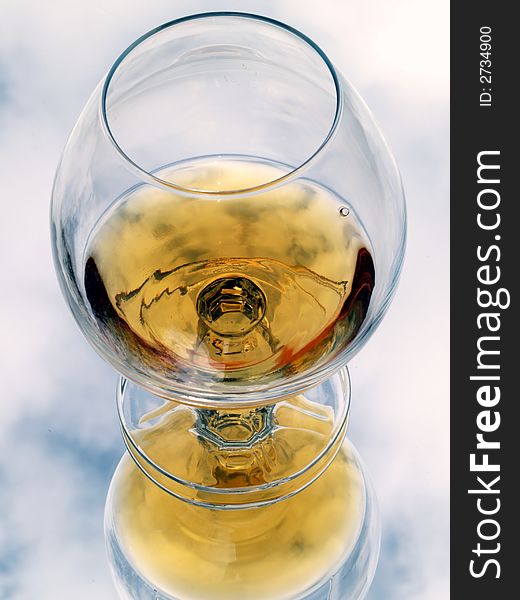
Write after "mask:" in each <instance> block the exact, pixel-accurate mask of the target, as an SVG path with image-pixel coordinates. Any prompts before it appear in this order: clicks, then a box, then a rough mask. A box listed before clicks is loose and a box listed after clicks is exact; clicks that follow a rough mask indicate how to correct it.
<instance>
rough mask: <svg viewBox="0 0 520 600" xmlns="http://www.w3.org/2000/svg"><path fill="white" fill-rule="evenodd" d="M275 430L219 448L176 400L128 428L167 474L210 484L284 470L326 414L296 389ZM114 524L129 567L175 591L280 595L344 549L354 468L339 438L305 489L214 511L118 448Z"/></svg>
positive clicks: (353, 520)
mask: <svg viewBox="0 0 520 600" xmlns="http://www.w3.org/2000/svg"><path fill="white" fill-rule="evenodd" d="M274 420H275V425H276V428H275V434H274V435H273V436H271V437H270V438H267V439H265V440H264V441H263V442H259V443H258V444H257V445H255V446H254V447H253V448H252V449H251V450H250V451H247V450H245V451H243V452H239V451H237V450H235V451H229V452H228V451H222V450H220V451H219V450H218V449H217V448H216V447H212V446H211V444H208V442H206V441H202V440H201V439H200V438H197V436H196V435H195V434H194V433H193V431H192V430H191V431H190V429H191V426H192V425H193V423H194V413H193V411H192V410H191V409H189V408H187V407H183V406H178V407H176V408H174V409H172V411H170V412H168V413H167V414H166V415H165V416H164V417H162V418H161V420H160V421H159V423H158V424H156V425H154V426H153V427H150V428H148V429H145V430H142V431H140V432H138V433H137V432H136V433H135V439H136V441H137V442H138V443H139V445H140V447H141V448H143V449H144V451H145V452H146V454H147V455H148V456H150V457H153V459H154V460H155V461H156V462H157V463H159V464H160V465H161V466H162V467H163V468H165V469H166V470H168V471H169V472H171V473H175V474H176V475H179V476H181V477H183V478H186V479H188V480H190V481H203V482H204V483H206V484H208V485H213V486H215V487H228V488H232V487H236V486H249V485H257V484H261V483H265V482H268V481H273V480H276V479H279V478H281V477H284V475H291V474H293V473H295V472H296V471H298V470H299V469H301V468H304V467H305V465H307V464H309V462H310V460H311V459H312V457H314V456H316V455H317V454H318V453H319V452H320V451H321V450H322V449H323V448H324V447H325V445H326V443H327V441H328V440H330V432H331V428H332V422H331V414H330V412H328V409H326V407H323V406H319V405H315V404H314V403H312V402H309V401H308V400H305V399H303V398H302V397H298V398H294V399H292V400H291V401H289V402H285V403H282V404H281V405H277V406H276V407H275V414H274ZM112 493H113V494H114V497H113V505H114V514H115V519H116V530H117V535H118V539H119V542H120V544H121V548H122V550H123V552H124V554H125V556H126V558H127V559H128V560H129V561H130V563H131V564H132V565H133V567H134V568H135V569H136V570H137V571H138V572H139V573H140V574H141V575H142V576H143V577H144V578H145V579H147V580H148V581H149V582H151V583H152V585H153V586H155V587H157V588H159V589H160V590H161V591H163V592H166V593H167V594H171V595H172V596H174V597H176V598H179V599H180V600H267V599H268V600H283V599H285V598H293V597H295V596H296V595H297V594H298V593H300V592H302V591H303V590H306V589H308V588H310V587H311V586H313V585H314V584H315V583H317V582H319V581H321V580H322V579H323V578H325V577H327V576H329V575H331V574H332V573H333V572H334V570H335V569H336V568H337V567H339V565H340V562H341V561H342V560H343V559H344V558H345V556H346V555H347V553H348V552H349V550H350V549H351V548H352V546H353V544H354V543H355V540H356V538H357V535H358V533H359V526H360V523H361V520H362V518H363V514H364V513H363V511H364V487H363V483H362V480H361V475H360V473H359V471H358V469H357V466H356V464H355V462H354V460H353V459H352V458H351V456H350V454H349V447H348V445H345V446H343V448H342V449H341V450H340V452H339V453H338V455H337V456H336V458H335V459H334V461H333V462H332V464H331V465H330V466H329V468H328V469H327V470H326V471H325V472H324V473H323V474H322V475H321V476H320V477H319V478H318V479H317V480H316V481H315V482H314V483H312V484H311V485H310V486H309V487H308V488H306V489H305V490H303V491H301V492H299V493H297V494H296V495H295V496H293V497H291V498H288V499H286V500H282V501H281V502H278V503H275V504H270V505H267V506H262V507H259V508H253V509H245V510H244V509H242V510H215V509H208V508H203V507H198V506H193V505H190V504H187V503H186V502H183V501H181V500H178V499H176V498H174V497H172V496H170V495H169V494H167V493H166V492H164V491H163V490H161V489H160V488H158V487H157V486H156V485H154V484H153V483H152V482H150V481H149V480H148V479H147V478H146V477H145V476H144V475H143V474H142V473H141V471H139V470H138V469H137V467H136V466H135V465H134V464H133V462H132V461H131V459H130V458H128V457H126V458H125V459H124V460H123V462H122V464H121V466H120V468H119V470H118V471H117V473H116V476H115V478H114V481H113V488H112Z"/></svg>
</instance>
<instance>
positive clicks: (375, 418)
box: [0, 0, 449, 600]
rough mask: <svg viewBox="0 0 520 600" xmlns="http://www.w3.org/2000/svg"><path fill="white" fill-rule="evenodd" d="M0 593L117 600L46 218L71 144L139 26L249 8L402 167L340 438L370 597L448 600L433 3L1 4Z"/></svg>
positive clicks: (80, 360)
mask: <svg viewBox="0 0 520 600" xmlns="http://www.w3.org/2000/svg"><path fill="white" fill-rule="evenodd" d="M1 6H2V22H1V24H0V29H1V32H0V33H1V35H0V153H1V157H0V183H1V190H2V201H3V202H2V219H1V221H0V227H1V228H2V231H1V235H0V261H1V270H2V274H3V277H2V293H1V294H0V303H1V311H0V334H1V339H2V341H3V344H2V356H1V361H0V364H1V367H0V368H1V370H2V373H1V377H2V410H1V411H0V432H1V435H0V597H1V598H2V599H5V600H34V598H38V600H51V599H52V600H56V599H59V600H61V599H62V598H63V599H65V598H74V599H75V600H83V599H85V600H87V599H88V600H91V599H92V598H96V599H97V600H114V599H115V598H116V593H115V590H114V588H113V586H112V582H111V580H110V574H109V571H108V567H107V564H106V560H105V553H104V541H103V529H102V515H103V505H104V500H105V494H106V491H107V488H108V484H109V481H110V478H111V474H112V472H113V469H114V467H115V465H116V464H117V461H118V459H119V457H120V456H121V454H122V452H123V447H122V443H121V441H120V438H119V430H118V425H117V418H116V413H115V402H114V393H115V383H116V375H115V373H113V371H112V370H111V369H110V368H109V367H108V366H106V365H105V364H104V363H103V362H102V361H101V359H99V358H98V357H97V356H96V355H95V353H94V352H93V351H92V350H91V349H90V347H89V346H88V345H87V343H86V342H85V341H84V340H83V338H82V336H81V334H80V332H79V331H78V330H77V328H76V326H75V324H74V323H73V320H72V317H71V316H70V315H69V313H68V309H67V308H66V306H65V303H64V301H63V300H62V298H61V295H60V292H59V289H58V285H57V281H56V278H55V275H54V271H53V267H52V262H51V254H50V243H49V230H48V207H49V196H50V190H51V187H52V179H53V176H54V171H55V168H56V165H57V162H58V159H59V155H60V152H61V149H62V147H63V145H64V143H65V140H66V137H67V135H68V132H69V131H70V129H71V127H72V126H73V124H74V122H75V120H76V118H77V117H78V115H79V113H80V111H81V109H82V106H83V105H84V103H85V102H86V100H87V98H88V96H89V94H90V93H91V91H92V90H93V88H94V86H95V84H96V83H97V81H99V80H100V79H101V77H102V76H103V75H104V73H105V72H106V71H107V70H108V68H109V67H110V65H111V63H112V61H113V59H114V58H115V57H116V56H117V55H118V54H119V53H120V52H121V51H122V50H123V49H124V48H125V47H126V46H127V45H128V44H129V43H130V42H131V41H133V39H135V38H136V37H138V36H139V35H140V34H142V33H143V32H145V31H147V30H148V29H150V28H151V27H153V26H155V25H157V24H159V23H161V22H163V21H166V20H170V19H172V18H176V17H178V16H181V15H185V14H188V13H190V12H199V11H204V10H216V9H231V10H232V9H239V10H249V11H251V12H259V13H262V14H266V15H269V16H272V17H274V18H278V19H281V20H283V21H286V22H289V23H291V24H292V25H294V26H295V27H297V28H298V29H300V30H302V31H304V32H306V33H307V34H308V35H310V36H311V37H312V38H314V39H315V41H317V42H318V43H319V44H320V45H321V46H322V47H323V48H324V50H325V51H326V52H327V54H328V55H329V56H330V57H331V59H332V60H333V62H334V63H335V65H336V66H337V67H338V68H339V69H340V70H341V71H342V72H343V73H344V74H345V75H346V76H347V77H348V79H350V81H351V82H352V83H353V84H354V86H355V87H356V88H357V89H358V91H359V92H360V93H361V95H362V96H363V97H364V99H365V101H366V102H367V104H368V105H369V106H370V108H371V109H372V112H373V113H374V115H375V117H376V120H377V121H378V123H379V124H380V126H381V129H382V130H383V132H384V134H385V135H386V137H387V140H388V142H389V144H390V146H391V148H392V150H393V151H394V154H395V156H396V158H397V161H398V164H399V166H400V169H401V172H402V176H403V180H404V185H405V190H406V193H407V199H408V211H409V244H408V252H407V259H406V263H405V269H404V273H403V277H402V281H401V285H400V288H399V290H398V293H397V296H396V298H395V300H394V304H393V306H392V307H391V310H390V311H389V313H388V315H387V317H386V319H385V320H384V322H383V324H382V325H381V327H380V329H379V330H378V332H377V333H376V334H375V335H374V336H373V338H372V340H371V341H370V343H369V344H368V345H367V346H366V347H365V348H364V349H363V351H362V352H361V353H360V354H359V355H358V356H357V357H356V358H355V360H354V361H353V363H352V364H351V375H352V381H353V394H354V395H353V406H352V417H351V425H350V436H351V438H352V439H353V440H354V442H355V444H356V445H357V447H358V449H359V450H360V453H361V455H362V457H363V458H364V461H365V463H366V465H367V467H368V470H369V471H370V473H371V474H372V479H373V481H374V484H375V487H376V490H377V493H378V496H379V501H380V506H381V513H382V519H383V548H382V555H381V560H380V564H379V568H378V572H377V574H376V578H375V581H374V585H373V587H372V590H371V591H370V594H369V600H439V599H441V598H448V597H449V592H448V563H449V539H448V534H449V530H448V525H449V521H448V493H449V488H448V485H449V464H448V456H449V455H448V439H449V436H448V434H449V431H448V365H449V342H448V329H449V312H448V310H449V305H448V282H449V266H448V260H449V248H448V228H449V200H448V182H449V173H448V161H449V154H448V153H449V147H448V142H449V131H448V127H449V122H448V118H449V112H448V111H449V103H448V102H449V100H448V86H449V55H448V47H449V40H448V33H449V21H448V2H447V0H441V1H440V2H433V0H395V1H392V2H385V1H383V0H365V2H363V3H360V2H354V1H353V0H320V2H316V3H312V4H311V3H305V4H304V3H302V2H301V0H286V1H285V2H275V1H274V0H273V1H267V0H266V1H260V0H259V1H247V0H243V1H241V2H240V1H228V2H214V1H210V0H206V1H198V0H190V1H175V0H173V1H172V0H170V1H168V2H166V1H163V0H156V1H154V2H153V3H150V2H141V1H139V2H137V1H123V0H109V1H107V0H104V1H103V0H89V1H88V2H87V1H86V0H82V1H78V2H74V3H71V2H66V1H65V0H48V1H47V2H36V0H32V1H30V0H21V1H20V0H18V1H15V0H2V3H1Z"/></svg>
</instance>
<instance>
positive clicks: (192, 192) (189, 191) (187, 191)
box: [100, 11, 343, 197]
mask: <svg viewBox="0 0 520 600" xmlns="http://www.w3.org/2000/svg"><path fill="white" fill-rule="evenodd" d="M215 17H227V18H229V17H232V18H233V17H237V18H243V19H250V20H252V21H259V22H262V23H264V24H268V25H272V26H275V27H278V28H279V29H282V30H284V31H285V32H287V33H289V34H291V35H293V36H295V37H296V38H298V39H299V40H300V41H303V42H304V43H305V44H306V45H307V46H308V47H309V48H311V49H312V50H313V51H314V52H315V53H316V54H317V55H318V57H319V58H320V59H321V61H322V62H323V63H324V65H325V66H326V68H327V69H328V72H329V74H330V76H331V78H332V82H333V86H334V93H335V104H336V106H335V110H334V117H333V120H332V124H331V126H330V129H329V131H328V133H327V135H326V136H325V138H324V139H323V140H322V142H321V143H320V145H319V146H318V148H317V149H316V150H314V152H312V153H311V154H310V156H308V157H307V158H306V159H305V160H303V161H302V162H301V163H300V164H299V165H298V166H296V167H292V168H291V170H290V171H289V172H288V173H286V174H284V175H282V176H280V177H277V178H276V179H273V180H271V181H266V182H264V183H261V184H258V185H255V186H251V187H247V188H242V189H235V190H201V189H196V188H195V189H193V188H188V187H183V186H181V185H178V184H176V183H173V182H171V181H167V180H164V179H161V178H160V177H158V176H157V175H156V174H155V173H154V172H153V171H148V170H146V169H144V168H143V167H142V166H140V165H139V164H138V163H137V162H136V161H134V160H133V159H132V158H130V156H128V154H127V153H126V152H125V150H124V149H123V148H122V147H121V145H120V144H119V142H118V141H117V139H116V136H115V135H114V133H113V131H112V128H111V127H110V123H109V118H108V114H107V102H108V92H109V88H110V84H111V82H112V79H113V77H114V75H115V73H116V71H117V70H118V69H119V67H120V66H121V65H122V63H123V62H124V60H125V59H126V58H127V57H128V56H129V55H130V54H131V53H132V52H133V51H134V50H135V49H136V48H137V47H139V46H140V45H141V44H143V43H144V42H145V41H147V40H149V39H151V38H152V37H153V36H155V35H157V34H159V33H161V32H162V31H165V30H166V29H169V28H171V27H175V26H177V25H180V24H182V23H187V22H190V21H196V20H202V19H207V18H215ZM342 97H343V92H342V89H341V85H340V82H339V77H338V74H337V72H336V69H335V68H334V66H333V64H332V63H331V61H330V59H329V58H328V56H327V55H326V54H325V52H324V51H323V50H322V49H321V48H320V46H318V44H316V42H314V41H313V40H312V39H311V38H310V37H308V36H307V35H305V34H304V33H302V32H301V31H299V30H298V29H295V28H294V27H292V26H290V25H287V24H286V23H283V22H281V21H278V20H276V19H272V18H270V17H266V16H263V15H257V14H253V13H248V12H238V11H210V12H203V13H196V14H192V15H187V16H184V17H180V18H178V19H173V20H171V21H167V22H166V23H163V24H162V25H159V26H157V27H154V28H153V29H151V30H149V31H148V32H147V33H145V34H143V35H142V36H140V37H139V38H137V39H136V40H135V41H134V42H133V43H132V44H130V45H129V46H128V47H127V48H126V50H124V51H123V52H122V53H121V54H120V55H119V56H118V58H117V59H116V60H115V62H114V63H113V65H112V66H111V68H110V70H109V71H108V73H107V75H106V77H105V79H104V82H103V87H102V91H101V98H100V115H101V123H102V128H103V131H104V133H105V134H106V136H107V137H108V139H109V141H110V143H111V144H112V146H113V147H114V148H115V150H116V152H117V154H118V155H119V156H120V157H121V158H122V159H123V160H124V162H125V163H126V165H127V166H128V167H129V168H130V169H131V170H132V171H134V172H135V173H136V174H137V175H138V177H139V178H140V179H142V180H145V181H147V182H148V183H152V184H153V185H155V186H158V187H162V188H166V189H167V190H169V191H172V190H174V191H176V192H179V193H181V194H183V195H189V196H202V197H208V196H210V197H211V196H213V197H215V196H218V197H221V196H222V197H230V196H239V195H240V196H248V195H253V194H255V193H258V192H263V191H266V190H268V189H273V188H276V187H279V186H280V185H282V184H285V183H287V182H288V181H290V180H292V179H294V178H296V177H297V176H299V175H300V174H301V173H303V172H304V171H305V170H306V169H307V168H308V167H309V166H310V165H311V164H312V163H314V162H315V160H316V159H317V158H318V156H320V155H321V154H322V152H323V150H324V149H325V148H326V146H328V144H329V142H330V140H331V139H332V138H333V136H334V133H335V132H336V130H337V127H338V123H339V121H340V117H341V113H342V105H343V103H342Z"/></svg>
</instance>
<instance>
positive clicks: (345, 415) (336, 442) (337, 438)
mask: <svg viewBox="0 0 520 600" xmlns="http://www.w3.org/2000/svg"><path fill="white" fill-rule="evenodd" d="M332 377H335V378H337V380H338V382H339V387H340V390H341V396H342V402H341V405H340V410H339V411H338V415H337V417H336V418H335V423H334V427H333V430H332V432H331V434H330V437H329V439H328V440H327V443H326V444H325V446H324V447H323V448H322V449H321V450H320V451H319V452H318V454H316V456H314V457H313V458H312V459H311V460H310V461H309V463H308V464H306V465H305V466H304V467H302V468H300V469H298V470H297V471H295V472H294V473H291V474H290V475H287V476H285V477H281V478H280V479H277V480H275V481H271V482H268V483H263V484H258V485H254V486H248V487H231V488H227V487H226V488H217V487H212V486H208V485H203V484H199V483H195V482H192V481H188V480H186V479H183V478H182V477H179V476H177V475H175V474H174V473H171V472H169V471H167V470H165V469H164V468H163V467H161V466H160V465H159V464H158V463H156V462H155V460H154V459H152V458H151V457H150V456H149V455H148V454H147V452H146V451H145V450H144V449H143V448H142V447H141V446H140V444H139V443H138V442H137V441H136V440H135V439H134V437H133V435H132V431H131V430H130V428H129V426H128V423H127V421H126V417H125V411H124V407H123V404H124V401H125V397H126V390H127V387H128V385H136V384H134V383H133V382H132V381H131V380H128V379H126V378H125V377H123V376H120V378H119V383H118V385H117V389H116V406H117V415H118V418H119V423H120V427H121V433H122V437H123V442H124V444H125V446H126V449H127V451H128V453H129V455H130V457H131V458H132V459H133V461H134V462H135V463H136V465H137V467H139V468H140V469H141V471H142V472H143V473H144V475H145V476H146V477H148V479H150V480H151V481H152V482H153V483H155V484H156V485H158V486H159V487H160V488H161V489H163V490H164V491H166V492H167V493H169V494H171V495H173V496H175V497H177V498H179V499H181V500H183V501H186V502H188V503H191V504H200V505H204V506H208V507H212V508H218V507H219V506H222V505H219V504H212V503H205V502H203V501H194V500H190V499H188V498H186V497H183V496H181V495H179V494H177V493H176V492H174V491H173V490H172V489H169V488H167V487H166V486H164V485H163V484H161V483H160V482H159V481H157V480H156V479H155V478H154V477H153V476H152V475H151V474H150V473H148V472H147V471H146V470H145V469H143V466H142V465H141V464H139V461H138V460H137V459H136V456H135V455H134V452H136V453H137V455H138V456H139V457H140V458H141V459H143V460H144V462H145V463H146V464H147V465H148V466H149V467H150V468H151V469H152V470H153V471H154V472H155V473H158V474H160V475H162V476H164V477H166V479H168V480H170V481H172V482H173V483H176V484H179V485H181V486H183V487H186V488H191V489H193V490H196V491H198V492H207V493H211V494H215V495H216V496H220V497H222V498H225V497H226V496H228V497H231V496H241V497H244V498H245V497H247V496H250V495H254V494H256V493H258V492H262V491H268V490H269V491H274V490H277V489H280V488H282V487H283V486H286V485H287V484H290V483H291V482H295V481H297V480H302V479H303V478H304V476H305V475H306V474H307V473H310V472H311V471H312V469H313V468H314V467H318V468H319V467H320V466H321V468H319V470H318V472H317V473H316V474H314V475H313V477H312V478H311V479H310V480H308V481H307V480H306V481H303V482H302V485H301V487H298V488H297V489H295V490H293V491H291V492H290V493H285V494H284V493H283V492H282V493H281V495H280V496H279V497H276V496H274V497H272V498H269V499H267V500H262V501H260V502H258V501H256V502H255V501H253V502H252V503H251V504H249V503H248V502H247V500H244V501H243V502H240V503H239V504H235V505H234V506H235V507H236V508H247V507H252V506H260V505H262V504H268V503H271V502H278V501H281V500H283V499H285V498H287V497H290V496H292V495H294V494H296V493H298V492H300V491H302V490H303V489H305V488H306V487H307V486H308V485H310V484H311V483H312V482H313V481H315V480H316V479H317V477H319V476H320V475H321V474H322V473H323V472H324V471H325V470H326V469H327V467H328V466H329V465H330V463H331V462H332V460H333V459H334V458H335V456H336V454H337V453H338V452H339V449H340V446H341V444H342V443H343V440H344V439H345V436H346V431H347V426H348V422H349V417H350V406H351V401H352V384H351V379H350V372H349V370H348V368H347V367H346V366H345V367H344V368H342V369H340V370H339V371H338V372H337V373H335V374H334V375H333V376H332ZM319 385H322V384H319ZM145 391H147V390H145ZM280 401H283V399H282V400H280ZM181 404H182V403H181ZM184 406H185V407H188V408H192V409H195V407H193V406H190V405H187V404H185V405H184ZM328 455H329V456H328ZM323 461H325V463H324V464H321V463H323ZM225 506H227V507H232V506H233V504H231V505H225Z"/></svg>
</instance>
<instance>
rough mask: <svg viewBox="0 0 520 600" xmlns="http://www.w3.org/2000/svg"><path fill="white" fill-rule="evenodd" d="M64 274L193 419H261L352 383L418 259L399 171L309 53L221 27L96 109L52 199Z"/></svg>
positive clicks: (100, 337)
mask: <svg viewBox="0 0 520 600" xmlns="http://www.w3.org/2000/svg"><path fill="white" fill-rule="evenodd" d="M51 217H52V240H53V248H54V257H55V263H56V269H57V272H58V275H59V279H60V282H61V286H62V289H63V292H64V294H65V297H66V299H67V301H68V304H69V306H70V307H71V309H72V312H73V314H74V316H75V318H76V320H77V322H78V325H79V326H80V328H81V330H82V331H83V333H84V334H85V336H86V337H87V339H88V340H89V342H90V343H91V344H92V345H93V346H94V347H95V348H96V350H97V351H98V352H99V353H100V354H101V355H102V356H103V357H104V358H105V359H106V360H108V361H109V362H110V363H111V364H112V365H113V366H114V367H115V368H116V369H117V370H118V371H119V372H120V373H121V374H123V375H124V376H125V377H127V378H128V379H130V380H131V381H134V382H135V383H137V384H138V385H140V386H142V387H144V388H146V389H148V390H149V391H151V392H153V393H156V394H158V395H160V396H163V397H167V398H176V399H182V400H183V401H184V402H187V403H190V404H193V405H203V406H207V405H220V406H225V405H229V406H234V405H244V404H250V405H259V404H262V403H268V402H272V401H273V400H275V399H277V398H280V397H283V396H286V395H289V394H293V393H297V392H298V391H301V390H304V389H306V388H308V387H310V386H312V385H315V384H317V383H319V382H321V381H323V380H325V379H326V378H328V377H330V375H331V374H332V373H334V372H335V371H337V370H338V369H339V368H341V367H342V366H344V365H345V364H346V363H347V361H348V360H349V359H350V358H351V357H352V356H353V355H354V354H355V353H356V352H358V351H359V349H360V348H361V347H362V345H363V344H364V343H365V342H366V341H367V340H368V338H369V337H370V335H371V334H372V332H373V331H374V329H375V328H376V326H377V325H378V323H379V322H380V321H381V319H382V317H383V315H384V313H385V311H386V309H387V307H388V305H389V303H390V300H391V298H392V296H393V293H394V291H395V288H396V284H397V280H398V277H399V273H400V269H401V265H402V261H403V254H404V246H405V232H406V227H405V204H404V196H403V191H402V186H401V181H400V177H399V173H398V170H397V168H396V165H395V162H394V160H393V158H392V156H391V154H390V152H389V150H388V148H387V146H386V144H385V142H384V140H383V138H382V136H381V134H380V132H379V130H378V129H377V127H376V125H375V124H374V121H373V119H372V117H371V115H370V113H369V111H368V109H367V108H366V106H365V104H364V103H363V101H362V100H361V99H360V97H359V96H358V94H357V93H356V92H355V91H354V89H353V88H352V87H351V86H350V85H349V84H348V83H347V82H346V80H345V79H344V78H343V77H342V76H341V75H340V74H339V73H338V72H337V70H336V69H335V68H334V67H333V65H332V64H331V62H330V61H329V59H328V58H327V56H326V55H325V54H324V53H323V51H322V50H321V49H320V48H319V47H318V46H317V45H316V44H315V43H314V42H312V41H311V40H310V39H308V38H307V37H306V36H305V35H303V34H301V33H299V32H297V31H295V30H294V29H292V28H291V27H289V26H286V25H283V24H281V23H277V22H275V21H272V20H270V19H267V18H264V17H258V16H253V15H246V14H233V13H207V14H202V15H195V16H193V17H187V18H184V19H179V20H177V21H174V22H171V23H166V24H165V25H162V26H161V27H158V28H157V29H154V30H153V31H151V32H149V33H147V34H146V35H144V36H143V37H141V38H140V39H138V40H137V41H136V42H134V43H133V44H132V45H131V46H130V47H129V48H128V49H127V50H126V51H125V52H124V53H123V54H122V55H121V56H120V57H119V58H118V59H117V60H116V62H115V63H114V65H113V67H112V68H111V69H110V71H109V73H108V75H107V77H106V78H105V79H104V80H103V81H102V82H101V83H100V84H99V86H98V87H97V88H96V90H95V91H94V93H93V95H92V96H91V98H90V100H89V101H88V103H87V106H86V107H85V109H84V111H83V113H82V115H81V116H80V118H79V120H78V123H77V125H76V127H75V128H74V130H73V132H72V134H71V136H70V138H69V140H68V142H67V145H66V147H65V150H64V153H63V156H62V159H61V162H60V165H59V167H58V171H57V174H56V180H55V185H54V190H53V195H52V212H51Z"/></svg>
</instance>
